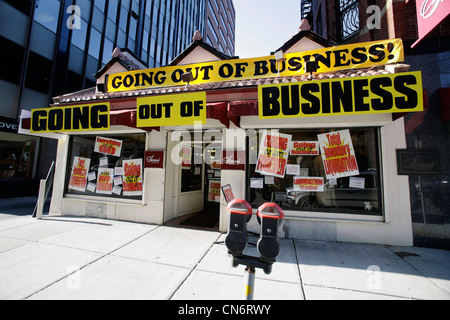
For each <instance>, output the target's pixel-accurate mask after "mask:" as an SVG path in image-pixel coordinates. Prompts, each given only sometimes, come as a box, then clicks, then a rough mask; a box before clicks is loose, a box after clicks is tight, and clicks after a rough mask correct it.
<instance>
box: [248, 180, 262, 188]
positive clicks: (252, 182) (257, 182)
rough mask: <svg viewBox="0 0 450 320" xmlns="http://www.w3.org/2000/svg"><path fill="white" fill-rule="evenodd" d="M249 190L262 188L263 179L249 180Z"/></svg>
mask: <svg viewBox="0 0 450 320" xmlns="http://www.w3.org/2000/svg"><path fill="white" fill-rule="evenodd" d="M250 188H252V189H261V188H264V179H263V178H251V179H250Z"/></svg>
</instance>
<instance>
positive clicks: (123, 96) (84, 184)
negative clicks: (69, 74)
mask: <svg viewBox="0 0 450 320" xmlns="http://www.w3.org/2000/svg"><path fill="white" fill-rule="evenodd" d="M308 35H309V33H308V32H305V31H301V32H300V33H299V35H297V36H296V37H297V38H295V37H294V38H293V39H294V40H295V39H298V41H293V40H292V39H291V40H290V44H291V47H292V48H295V50H296V52H290V51H289V48H288V49H286V50H285V52H283V53H282V54H281V56H280V53H277V54H276V55H275V56H269V57H262V58H254V59H233V60H220V59H219V57H215V56H214V54H213V53H214V50H211V51H208V50H207V49H205V48H207V46H206V45H205V44H203V45H202V46H198V47H197V48H194V49H193V48H192V47H191V48H190V52H189V53H188V55H189V59H188V60H189V61H190V64H189V65H183V60H184V59H176V61H178V64H177V65H174V66H168V67H163V68H158V69H150V70H126V69H125V68H124V67H123V66H121V65H120V64H117V65H115V64H111V66H110V68H109V69H108V70H104V72H103V73H102V74H100V75H99V77H98V83H97V88H93V89H92V90H85V91H83V92H77V93H73V94H69V95H65V96H61V97H56V98H55V99H54V101H55V103H54V105H53V106H52V107H51V108H47V109H37V110H34V111H33V114H32V117H31V119H30V120H28V121H26V120H27V119H23V120H22V131H26V128H27V126H28V128H29V129H31V134H41V133H49V132H51V133H52V134H54V135H57V136H58V155H57V163H56V178H55V181H54V186H55V187H54V191H53V196H52V202H51V208H50V213H51V214H54V215H82V216H85V215H86V216H99V217H105V218H108V219H119V220H127V221H136V222H144V223H154V224H160V225H162V224H165V223H167V222H169V221H172V220H173V219H176V218H180V217H184V216H187V215H190V214H192V213H196V212H203V213H205V212H206V216H205V217H210V216H208V215H216V216H217V219H218V228H219V230H220V231H223V232H226V231H227V229H228V217H227V213H226V201H225V197H224V194H223V192H222V190H221V189H222V188H223V187H226V188H227V189H228V191H229V192H230V194H231V193H232V194H233V195H234V197H236V198H243V199H246V200H247V201H248V202H249V203H250V204H251V205H252V207H253V208H254V210H255V211H256V208H257V207H258V206H259V205H261V204H262V203H264V202H267V201H274V202H276V203H278V204H279V205H280V206H281V208H282V209H283V210H284V213H285V217H286V219H285V224H284V235H285V237H290V238H297V239H311V240H329V241H350V242H367V243H384V244H395V245H412V227H411V214H410V203H409V187H408V177H407V176H401V175H398V173H397V159H396V150H397V149H404V148H405V146H406V143H405V133H404V132H405V131H404V122H403V118H401V117H394V116H393V114H400V113H406V112H416V111H422V110H423V93H422V83H421V75H420V72H407V66H405V65H402V64H399V62H402V61H403V46H402V42H401V41H400V40H395V39H394V40H387V41H378V42H373V43H359V44H354V45H346V46H340V47H328V48H324V47H323V45H322V44H320V43H317V42H314V39H315V38H316V37H317V36H314V37H309V36H308ZM194 47H195V46H194ZM303 47H304V48H305V49H302V48H303ZM302 50H304V51H302ZM182 55H183V54H182ZM184 55H187V53H184ZM184 58H186V57H184ZM310 61H312V62H314V61H316V65H315V67H316V70H314V69H313V70H310V69H309V68H310V67H311V65H310V63H309V62H310ZM306 65H307V66H308V72H306V70H305V66H306ZM313 67H314V66H313ZM394 118H397V120H394ZM27 122H28V123H27ZM205 219H206V218H205ZM252 223H253V224H255V223H256V219H253V222H252ZM251 228H256V225H253V226H251Z"/></svg>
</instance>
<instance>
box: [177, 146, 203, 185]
mask: <svg viewBox="0 0 450 320" xmlns="http://www.w3.org/2000/svg"><path fill="white" fill-rule="evenodd" d="M181 153H182V154H181V157H182V163H181V168H182V170H181V192H190V191H198V190H202V161H198V159H202V158H201V157H202V154H203V147H202V145H201V144H200V145H198V144H194V143H192V144H187V145H185V146H184V147H183V148H182V150H181ZM196 159H197V161H196Z"/></svg>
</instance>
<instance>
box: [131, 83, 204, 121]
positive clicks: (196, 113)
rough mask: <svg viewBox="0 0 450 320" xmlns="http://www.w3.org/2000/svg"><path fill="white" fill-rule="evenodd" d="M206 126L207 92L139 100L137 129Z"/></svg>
mask: <svg viewBox="0 0 450 320" xmlns="http://www.w3.org/2000/svg"><path fill="white" fill-rule="evenodd" d="M197 121H198V122H201V123H202V124H206V92H204V91H203V92H194V93H183V94H172V95H163V96H155V97H144V98H137V127H138V128H145V127H163V126H183V125H194V123H195V122H197Z"/></svg>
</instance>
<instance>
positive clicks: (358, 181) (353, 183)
mask: <svg viewBox="0 0 450 320" xmlns="http://www.w3.org/2000/svg"><path fill="white" fill-rule="evenodd" d="M365 184H366V179H364V178H357V177H350V181H349V186H350V188H356V189H364V186H365Z"/></svg>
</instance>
